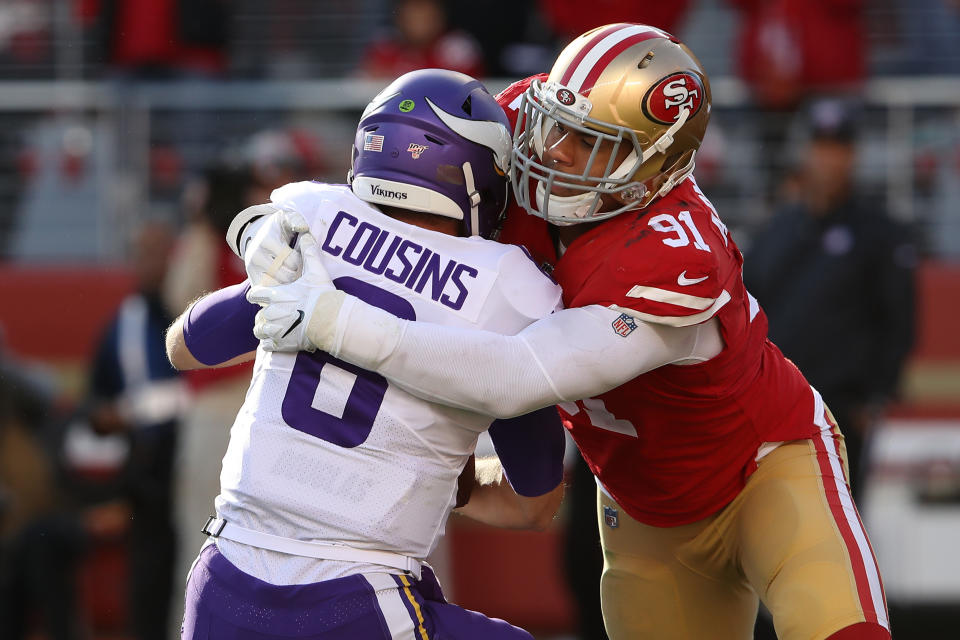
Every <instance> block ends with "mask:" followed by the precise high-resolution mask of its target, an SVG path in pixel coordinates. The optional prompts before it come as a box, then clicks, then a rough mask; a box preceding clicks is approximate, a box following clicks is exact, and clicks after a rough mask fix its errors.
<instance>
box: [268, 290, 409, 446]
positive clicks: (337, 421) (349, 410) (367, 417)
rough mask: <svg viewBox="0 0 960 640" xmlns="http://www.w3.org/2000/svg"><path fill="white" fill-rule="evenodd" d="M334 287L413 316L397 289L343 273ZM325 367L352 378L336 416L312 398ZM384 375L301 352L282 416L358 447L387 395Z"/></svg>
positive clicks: (303, 428)
mask: <svg viewBox="0 0 960 640" xmlns="http://www.w3.org/2000/svg"><path fill="white" fill-rule="evenodd" d="M334 284H335V285H336V287H337V288H338V289H340V290H342V291H344V292H346V293H348V294H350V295H353V296H356V297H358V298H360V299H361V300H363V301H364V302H366V303H368V304H371V305H373V306H375V307H379V308H380V309H383V310H384V311H387V312H388V313H392V314H393V315H395V316H397V317H398V318H403V319H404V320H416V313H415V311H414V309H413V305H412V304H410V302H408V301H407V300H404V299H403V298H401V297H400V296H398V295H396V294H395V293H391V292H390V291H385V290H384V289H381V288H379V287H376V286H374V285H372V284H370V283H368V282H364V281H363V280H358V279H356V278H350V277H342V278H337V279H336V280H334ZM325 367H336V368H338V369H341V370H343V371H346V372H348V373H350V374H353V375H354V376H356V379H355V381H354V382H353V385H352V386H351V388H350V391H349V395H348V397H347V398H346V402H345V403H344V404H343V410H342V412H341V414H340V415H336V414H334V413H330V412H328V411H324V410H322V409H318V408H315V407H314V406H313V404H314V396H315V395H316V393H317V387H318V385H319V384H320V378H321V375H322V374H323V370H324V368H325ZM387 385H388V383H387V379H386V378H384V377H383V376H381V375H380V374H377V373H373V372H372V371H367V370H365V369H361V368H360V367H357V366H355V365H352V364H350V363H348V362H344V361H343V360H339V359H337V358H334V357H333V356H331V355H330V354H329V353H326V352H324V351H315V352H313V353H310V352H307V351H301V352H300V353H298V354H297V360H296V363H294V365H293V371H292V372H291V374H290V381H289V382H288V383H287V390H286V393H285V394H284V396H283V403H282V405H281V414H282V415H283V420H284V422H286V423H287V424H288V425H290V426H291V427H293V428H294V429H296V430H298V431H302V432H304V433H306V434H307V435H311V436H313V437H315V438H320V439H321V440H326V441H327V442H330V443H332V444H335V445H337V446H340V447H347V448H351V447H356V446H358V445H360V444H363V442H364V441H365V440H366V439H367V437H368V436H369V435H370V431H371V430H372V429H373V422H374V420H375V419H376V417H377V412H379V411H380V406H381V405H382V404H383V397H384V395H385V394H386V393H387Z"/></svg>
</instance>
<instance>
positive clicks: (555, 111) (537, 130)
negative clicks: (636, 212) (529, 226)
mask: <svg viewBox="0 0 960 640" xmlns="http://www.w3.org/2000/svg"><path fill="white" fill-rule="evenodd" d="M591 109H592V105H591V104H590V100H589V99H588V98H587V97H585V96H582V95H580V94H576V93H574V92H572V91H570V90H569V89H566V88H565V87H563V86H562V85H559V84H557V83H549V82H548V83H542V82H541V81H539V80H534V81H533V82H532V83H531V85H530V87H529V89H528V90H527V92H526V93H525V94H524V95H523V97H522V99H521V102H520V108H519V110H520V114H519V117H518V118H517V124H516V128H515V129H514V147H513V166H512V171H511V179H512V182H513V188H514V194H515V195H516V197H517V200H518V202H519V204H520V205H521V206H523V207H524V208H525V209H526V210H527V211H530V212H531V213H534V214H536V215H539V216H541V217H543V218H546V219H547V220H548V221H549V222H551V223H553V224H557V225H570V224H578V223H581V222H593V221H597V220H605V219H607V218H611V217H613V216H616V215H619V214H621V213H623V212H625V211H629V210H631V209H639V208H642V207H645V206H646V205H647V204H649V202H650V201H651V200H652V199H653V197H654V196H656V195H662V194H663V193H666V192H667V191H669V190H670V189H671V188H673V187H674V186H675V185H676V184H677V183H679V182H680V181H681V180H683V179H684V178H686V177H687V176H688V175H690V173H691V172H692V171H693V165H694V155H695V153H693V152H691V153H690V154H689V159H688V161H687V163H686V166H685V167H682V168H679V169H678V170H676V171H673V172H671V175H670V176H665V175H661V172H662V170H663V169H666V168H669V167H668V166H667V165H672V164H674V162H675V160H676V158H675V156H674V154H670V156H669V157H668V156H667V155H666V154H667V152H668V151H669V149H670V146H671V145H672V143H673V139H674V138H673V136H674V134H675V133H676V132H677V131H679V130H680V129H681V128H682V127H683V125H684V124H685V123H686V120H687V112H686V111H685V110H684V111H682V112H681V115H680V117H679V118H678V119H677V121H676V122H675V123H674V124H673V125H672V126H671V127H670V128H669V129H668V130H667V131H666V132H664V133H663V134H662V135H661V136H660V137H659V138H657V139H656V140H650V139H649V138H647V137H646V136H642V134H641V135H640V136H638V134H637V132H636V131H634V130H633V129H631V128H629V127H626V126H621V125H617V124H614V123H610V122H605V121H602V120H597V119H594V118H591V117H589V116H588V115H586V114H587V113H589V112H590V110H591ZM557 126H560V127H562V128H563V129H564V132H563V134H562V135H561V137H560V138H557V137H556V134H555V135H554V139H553V140H552V141H550V140H549V138H550V134H551V130H553V129H554V127H557ZM573 134H576V135H578V136H579V137H580V138H581V140H586V141H592V149H591V151H590V155H589V159H588V160H587V162H586V164H585V165H584V167H583V170H582V171H581V172H579V173H571V172H568V171H562V170H560V169H557V168H554V167H553V166H551V165H550V162H549V161H548V160H545V159H544V158H545V156H546V154H547V152H548V151H549V147H550V146H556V145H558V144H560V143H561V142H562V141H563V139H564V138H565V137H566V136H568V135H573ZM641 136H642V137H641ZM605 145H609V152H606V151H605V150H604V146H605ZM623 149H629V152H627V154H626V156H625V157H623V159H622V160H620V161H619V162H618V158H619V157H621V156H622V155H623V151H622V150H623ZM657 155H660V156H662V157H661V158H660V162H657V158H656V156H657ZM604 158H606V160H604ZM601 166H602V169H601V170H598V167H601ZM531 181H534V182H535V184H534V185H531ZM554 187H561V188H564V189H571V190H576V191H578V192H579V193H578V194H576V195H572V196H558V195H553V194H551V192H552V191H553V189H554ZM531 193H532V194H533V198H534V199H535V200H536V202H535V203H534V202H531V201H530V200H531ZM548 194H551V195H549V196H548ZM604 204H606V205H607V206H606V209H607V210H606V211H602V210H601V206H602V205H604Z"/></svg>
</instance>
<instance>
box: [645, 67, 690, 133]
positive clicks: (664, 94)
mask: <svg viewBox="0 0 960 640" xmlns="http://www.w3.org/2000/svg"><path fill="white" fill-rule="evenodd" d="M703 97H704V96H703V84H702V83H701V82H700V78H698V77H697V76H695V75H694V74H692V73H683V72H681V73H674V74H671V75H669V76H667V77H666V78H663V79H661V80H660V82H658V83H657V84H655V85H653V86H652V87H651V88H650V90H649V91H647V95H646V96H644V98H643V113H644V115H646V116H647V117H648V118H650V119H651V120H653V121H655V122H659V123H660V124H673V123H674V122H676V121H677V118H679V117H680V111H681V109H689V110H690V115H689V116H688V117H690V118H692V117H693V116H694V115H696V113H697V111H699V110H700V105H702V104H703Z"/></svg>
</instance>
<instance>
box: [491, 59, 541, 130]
mask: <svg viewBox="0 0 960 640" xmlns="http://www.w3.org/2000/svg"><path fill="white" fill-rule="evenodd" d="M546 79H547V74H545V73H541V74H537V75H533V76H530V77H529V78H524V79H523V80H517V81H516V82H514V83H513V84H511V85H510V86H509V87H507V88H506V89H504V90H503V91H501V92H500V93H498V94H497V95H496V96H494V99H495V100H496V101H497V102H499V103H500V107H501V108H503V110H504V112H505V113H506V114H507V118H509V119H510V127H511V128H512V127H514V126H516V124H517V113H518V111H519V109H520V96H522V95H523V94H524V93H525V92H526V90H527V89H528V88H529V87H530V83H532V82H533V81H534V80H541V81H545V80H546Z"/></svg>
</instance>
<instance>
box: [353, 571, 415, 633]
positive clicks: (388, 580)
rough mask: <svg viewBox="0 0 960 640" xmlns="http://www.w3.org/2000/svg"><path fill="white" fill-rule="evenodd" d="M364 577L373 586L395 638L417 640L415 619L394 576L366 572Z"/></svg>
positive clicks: (388, 626)
mask: <svg viewBox="0 0 960 640" xmlns="http://www.w3.org/2000/svg"><path fill="white" fill-rule="evenodd" d="M363 577H364V578H365V579H366V580H367V582H369V583H370V586H371V587H373V591H374V593H376V595H377V604H378V605H380V612H381V613H382V614H383V619H384V620H385V621H386V623H387V629H389V630H390V637H391V638H393V640H415V638H416V637H417V636H416V633H415V627H414V623H413V619H412V618H411V617H410V613H409V612H408V611H407V608H406V607H405V606H404V604H403V599H402V598H403V595H402V594H401V593H400V588H399V587H398V586H397V583H396V582H395V581H394V579H393V576H391V575H389V574H386V573H365V574H363Z"/></svg>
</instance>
